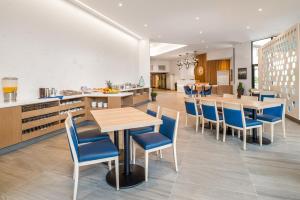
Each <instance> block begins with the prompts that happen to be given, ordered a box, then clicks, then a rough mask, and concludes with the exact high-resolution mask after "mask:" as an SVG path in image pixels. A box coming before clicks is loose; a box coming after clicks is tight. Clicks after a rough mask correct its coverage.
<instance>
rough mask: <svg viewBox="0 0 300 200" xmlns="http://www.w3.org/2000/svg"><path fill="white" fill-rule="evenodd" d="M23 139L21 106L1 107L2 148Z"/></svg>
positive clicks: (0, 145) (0, 130)
mask: <svg viewBox="0 0 300 200" xmlns="http://www.w3.org/2000/svg"><path fill="white" fill-rule="evenodd" d="M21 140H22V131H21V106H16V107H10V108H1V109H0V148H4V147H7V146H10V145H13V144H17V143H19V142H21Z"/></svg>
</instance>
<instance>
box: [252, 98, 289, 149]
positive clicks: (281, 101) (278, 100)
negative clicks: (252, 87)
mask: <svg viewBox="0 0 300 200" xmlns="http://www.w3.org/2000/svg"><path fill="white" fill-rule="evenodd" d="M264 101H266V102H276V103H278V104H283V109H282V116H281V120H278V121H276V122H268V121H264V120H258V121H261V122H263V123H264V124H270V127H271V143H273V142H274V125H275V124H278V123H280V122H281V123H282V131H283V137H284V138H285V137H286V130H285V107H286V99H281V98H268V97H265V98H264ZM262 114H263V113H262ZM263 131H264V125H263Z"/></svg>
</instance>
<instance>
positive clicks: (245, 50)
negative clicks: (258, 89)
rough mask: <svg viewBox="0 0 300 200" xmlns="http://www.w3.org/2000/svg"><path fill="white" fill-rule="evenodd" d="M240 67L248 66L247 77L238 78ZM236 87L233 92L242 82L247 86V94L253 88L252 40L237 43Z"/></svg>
mask: <svg viewBox="0 0 300 200" xmlns="http://www.w3.org/2000/svg"><path fill="white" fill-rule="evenodd" d="M238 68H247V79H246V80H238ZM234 74H235V87H234V88H233V92H236V88H237V86H238V84H239V82H242V83H243V84H244V87H245V94H249V92H248V90H249V89H251V88H252V87H251V86H252V85H251V80H252V75H251V42H250V41H249V42H245V43H241V44H237V45H235V73H234Z"/></svg>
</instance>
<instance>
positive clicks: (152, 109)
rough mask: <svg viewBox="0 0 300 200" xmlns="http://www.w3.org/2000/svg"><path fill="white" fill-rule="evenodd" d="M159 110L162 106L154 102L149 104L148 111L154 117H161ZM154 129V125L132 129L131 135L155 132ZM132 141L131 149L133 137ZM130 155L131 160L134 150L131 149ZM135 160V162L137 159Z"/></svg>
mask: <svg viewBox="0 0 300 200" xmlns="http://www.w3.org/2000/svg"><path fill="white" fill-rule="evenodd" d="M159 111H160V106H159V105H156V104H152V103H149V104H148V105H147V111H146V113H147V114H148V115H151V116H153V117H159ZM154 131H155V127H154V126H147V127H142V128H135V129H130V130H129V135H130V137H132V136H134V135H139V134H143V133H151V132H154ZM156 131H157V130H156ZM130 141H131V149H133V140H132V139H131V140H130ZM130 156H131V159H130V160H132V159H133V151H131V154H130ZM161 156H162V155H161ZM133 162H135V160H134V161H133Z"/></svg>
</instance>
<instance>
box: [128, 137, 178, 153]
mask: <svg viewBox="0 0 300 200" xmlns="http://www.w3.org/2000/svg"><path fill="white" fill-rule="evenodd" d="M132 138H133V139H134V140H135V141H136V142H137V143H138V144H139V145H140V146H141V147H143V149H145V150H149V149H153V148H156V147H160V146H164V145H167V144H171V143H172V140H171V139H169V138H167V137H166V136H164V135H163V134H161V133H143V134H139V135H134V136H132Z"/></svg>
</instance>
